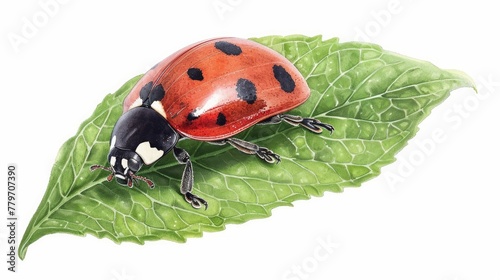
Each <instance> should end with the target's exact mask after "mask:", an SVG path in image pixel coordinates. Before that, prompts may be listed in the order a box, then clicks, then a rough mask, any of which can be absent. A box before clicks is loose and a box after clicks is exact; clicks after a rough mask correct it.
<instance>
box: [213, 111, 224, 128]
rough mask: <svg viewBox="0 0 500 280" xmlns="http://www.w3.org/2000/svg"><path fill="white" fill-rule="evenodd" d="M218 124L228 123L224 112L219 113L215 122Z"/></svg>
mask: <svg viewBox="0 0 500 280" xmlns="http://www.w3.org/2000/svg"><path fill="white" fill-rule="evenodd" d="M215 123H216V124H217V125H221V126H222V125H225V124H226V116H224V114H222V113H219V114H218V115H217V121H216V122H215Z"/></svg>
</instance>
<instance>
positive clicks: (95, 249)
mask: <svg viewBox="0 0 500 280" xmlns="http://www.w3.org/2000/svg"><path fill="white" fill-rule="evenodd" d="M54 1H55V0H52V1H49V0H39V1H33V0H30V1H2V3H1V4H0V21H1V25H0V47H1V66H0V69H1V73H0V74H1V75H0V77H1V81H2V83H1V85H2V90H1V93H0V94H1V103H0V104H1V107H2V108H1V109H0V114H1V120H0V121H1V145H0V149H1V152H0V161H1V163H0V170H2V171H0V173H1V174H2V175H1V176H0V185H2V186H4V187H5V189H4V190H3V191H0V194H1V203H0V206H1V207H0V217H3V218H1V219H2V220H3V221H4V222H2V223H1V224H2V226H1V227H0V244H1V245H0V249H1V254H0V255H1V256H2V257H1V258H0V260H2V261H1V263H2V264H1V265H0V271H1V275H2V276H1V278H2V279H54V280H55V279H68V278H69V279H106V280H131V279H157V278H159V277H161V278H163V279H181V277H182V279H385V280H388V279H398V280H399V279H427V280H432V279H439V280H466V279H484V280H499V279H500V266H499V264H500V226H499V224H500V184H499V180H498V176H497V175H498V173H499V170H498V167H499V164H498V159H499V158H500V149H499V144H498V143H499V137H498V130H499V126H498V120H500V110H499V106H500V103H499V97H498V93H499V91H500V71H499V68H498V65H499V63H500V59H499V58H500V56H499V50H500V44H499V42H498V26H500V21H499V20H498V9H497V8H496V6H492V4H490V2H488V1H468V2H466V1H461V2H459V1H440V2H439V3H438V2H437V1H410V0H392V1H391V0H378V1H312V0H308V1H268V0H266V1H249V0H191V1H163V2H162V3H160V1H75V0H66V1H64V2H63V1H62V0H61V1H60V2H54ZM43 3H52V4H51V5H48V6H49V8H47V5H44V4H43ZM54 3H56V5H54ZM216 7H218V8H216ZM31 24H33V25H34V27H33V26H31V27H27V26H29V25H31ZM23 30H24V33H25V34H23ZM296 33H298V34H305V35H311V36H312V35H317V34H322V35H323V36H324V38H325V39H327V38H331V37H340V39H341V41H344V42H345V41H351V40H365V41H370V42H374V43H377V44H380V45H382V46H383V47H384V48H385V49H388V50H392V51H396V52H399V53H402V54H405V55H408V56H411V57H415V58H419V59H424V60H428V61H432V62H433V63H435V64H436V65H438V66H440V67H442V68H452V69H460V70H462V71H465V72H466V73H468V74H469V75H471V76H472V77H473V78H474V79H475V81H476V83H477V86H478V88H479V94H475V93H474V92H473V91H472V90H470V89H463V90H457V91H455V92H453V93H452V96H451V97H450V98H448V99H447V100H446V101H445V102H444V103H443V104H441V105H440V106H438V107H437V108H436V109H435V110H434V111H433V112H432V114H431V115H430V117H428V118H427V119H426V120H425V121H424V122H423V123H422V124H421V125H420V131H419V132H418V134H417V136H416V137H415V138H414V139H413V140H412V141H411V142H410V143H409V145H408V146H407V147H406V148H405V149H404V150H403V151H402V152H401V153H399V154H398V156H397V157H398V161H397V162H395V163H394V164H391V165H389V166H387V167H385V168H383V169H382V175H381V176H379V177H378V178H376V179H373V180H371V181H369V182H367V183H365V184H364V185H363V186H362V187H361V188H349V189H346V190H345V192H344V193H340V194H338V193H335V194H333V193H327V194H325V196H324V197H321V198H313V199H311V200H308V201H299V202H296V203H295V207H282V208H278V209H275V210H274V211H273V215H272V217H270V218H267V219H263V220H252V221H250V222H247V223H245V224H242V225H229V226H228V227H227V229H226V230H224V231H222V232H216V233H205V234H204V236H203V237H202V238H194V239H190V240H188V242H187V243H185V244H177V243H173V242H169V241H156V242H149V243H147V244H146V245H144V246H140V245H136V244H128V243H125V244H122V245H116V244H115V243H113V242H112V241H110V240H107V239H97V238H95V237H93V236H86V237H78V236H72V235H67V234H53V235H49V236H45V237H43V238H41V239H40V240H38V241H37V242H35V243H34V244H32V245H31V246H30V247H29V250H28V252H27V256H26V259H25V260H24V261H18V266H17V270H18V273H17V274H14V273H9V272H7V264H6V262H5V261H4V260H6V254H7V247H6V245H7V241H6V238H7V236H8V232H7V227H6V226H4V225H3V224H4V223H5V224H6V223H7V222H6V220H5V217H6V215H7V213H6V212H7V211H6V199H5V195H6V171H7V165H8V164H9V163H15V164H17V166H18V174H19V177H18V179H19V185H18V194H17V198H18V201H17V202H18V206H17V213H18V216H19V221H18V230H17V238H18V242H20V239H21V237H22V234H23V233H24V230H25V228H26V226H27V224H28V222H29V219H30V218H31V216H32V215H33V213H34V211H35V210H36V208H37V206H38V204H39V202H40V200H41V198H42V196H43V194H44V192H45V188H46V185H47V182H48V179H49V174H50V170H51V167H52V164H53V162H54V159H55V156H56V154H57V151H58V149H59V147H60V146H61V144H62V143H63V142H64V141H65V140H66V139H68V138H69V137H71V136H72V135H74V133H75V132H76V130H77V128H78V126H79V124H80V123H81V122H82V121H83V120H84V119H86V118H87V117H88V116H89V115H90V114H91V113H92V112H93V110H94V108H95V106H96V105H97V104H98V103H99V102H100V101H101V100H102V99H103V97H104V95H105V94H107V93H110V92H114V91H115V90H116V89H118V88H119V87H120V86H121V85H122V84H123V83H124V82H125V81H127V80H128V79H129V78H131V77H133V76H135V75H137V74H140V73H143V72H144V71H146V70H147V69H149V68H150V67H151V66H152V65H154V64H155V63H156V62H158V61H159V60H161V59H162V58H164V57H166V56H167V55H168V54H170V53H172V52H174V51H175V50H177V49H179V48H181V47H183V46H185V45H187V44H189V43H192V42H196V41H199V40H202V39H205V38H211V37H216V36H237V37H243V38H246V37H259V36H265V35H273V34H280V35H287V34H296ZM16 36H17V37H16ZM14 37H15V38H17V40H21V41H16V42H17V43H16V42H14V43H13V42H12V40H13V39H12V38H14ZM19 37H20V38H21V39H19ZM433 135H434V138H433ZM435 135H440V137H438V138H436V137H435ZM388 175H390V176H388ZM391 176H392V177H391ZM395 176H396V178H398V179H399V181H394V180H389V179H390V178H395ZM1 182H3V183H1ZM325 242H331V243H333V245H331V247H329V248H328V250H326V249H325V248H324V245H322V244H324V243H325ZM298 271H300V272H298ZM5 276H7V278H5Z"/></svg>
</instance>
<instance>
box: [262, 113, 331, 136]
mask: <svg viewBox="0 0 500 280" xmlns="http://www.w3.org/2000/svg"><path fill="white" fill-rule="evenodd" d="M282 121H285V122H287V123H289V124H291V125H294V126H297V125H301V126H302V127H305V128H307V129H309V130H310V131H312V132H314V133H321V132H323V129H326V130H328V131H330V134H332V132H333V130H334V128H333V126H331V125H329V124H327V123H322V122H321V121H319V120H317V119H312V118H303V117H301V116H294V115H288V114H283V115H276V116H273V117H270V118H268V119H266V120H264V121H262V122H260V123H259V124H278V123H280V122H282Z"/></svg>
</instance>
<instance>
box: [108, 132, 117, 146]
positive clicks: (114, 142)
mask: <svg viewBox="0 0 500 280" xmlns="http://www.w3.org/2000/svg"><path fill="white" fill-rule="evenodd" d="M115 144H116V135H114V136H113V138H111V144H109V146H110V149H113V148H114V147H115Z"/></svg>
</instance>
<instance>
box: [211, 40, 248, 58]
mask: <svg viewBox="0 0 500 280" xmlns="http://www.w3.org/2000/svg"><path fill="white" fill-rule="evenodd" d="M215 48H217V49H218V50H220V51H221V52H223V53H225V54H227V55H240V54H241V52H242V51H241V48H240V47H238V46H237V45H235V44H232V43H229V42H226V41H217V42H215Z"/></svg>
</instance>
